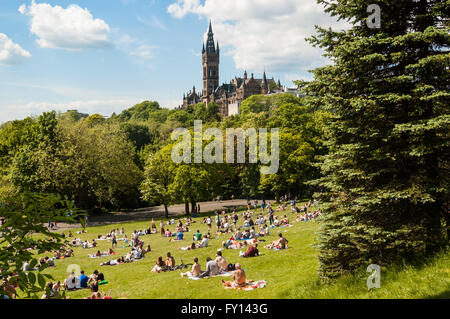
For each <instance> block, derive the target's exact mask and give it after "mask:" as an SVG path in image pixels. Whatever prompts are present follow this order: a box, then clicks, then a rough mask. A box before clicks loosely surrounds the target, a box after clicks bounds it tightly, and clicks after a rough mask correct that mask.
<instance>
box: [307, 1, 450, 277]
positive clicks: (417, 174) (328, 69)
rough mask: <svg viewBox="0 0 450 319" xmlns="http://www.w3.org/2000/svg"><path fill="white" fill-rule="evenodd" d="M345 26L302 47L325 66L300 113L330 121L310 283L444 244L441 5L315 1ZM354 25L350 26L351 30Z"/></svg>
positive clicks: (445, 72) (444, 11) (445, 111)
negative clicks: (373, 13) (370, 21)
mask: <svg viewBox="0 0 450 319" xmlns="http://www.w3.org/2000/svg"><path fill="white" fill-rule="evenodd" d="M318 2H320V3H323V4H324V5H325V6H326V11H327V12H329V13H330V14H332V15H336V16H338V17H340V18H342V19H346V20H348V21H350V22H351V23H354V26H353V27H351V28H350V29H349V30H347V31H333V30H331V29H323V28H320V27H318V28H317V30H318V35H317V36H315V37H313V38H312V39H311V40H310V41H311V42H312V43H313V44H314V45H316V46H320V47H321V48H323V49H324V50H325V51H326V54H327V56H328V57H329V58H330V59H332V61H333V64H332V65H329V66H325V67H322V68H318V69H316V70H315V71H314V75H315V79H314V81H312V82H311V83H309V84H306V86H305V85H304V83H299V84H301V85H303V87H304V89H305V92H307V93H308V94H309V95H310V97H309V101H308V103H307V104H308V105H311V106H313V105H316V106H321V107H322V106H323V107H324V108H325V109H326V110H328V111H329V112H330V114H332V117H331V120H330V122H329V125H327V132H326V133H327V146H328V147H329V151H330V152H329V154H328V155H326V156H325V157H324V159H323V163H322V165H321V169H322V178H320V179H319V180H318V181H317V182H316V183H315V184H316V185H320V186H321V187H323V188H324V189H325V190H326V191H325V192H323V193H320V194H319V195H320V197H321V198H322V199H323V200H324V201H326V202H328V208H327V209H326V214H325V220H324V224H323V227H322V230H321V233H320V236H319V241H320V242H319V248H320V256H319V260H320V274H321V277H322V278H323V279H329V278H334V277H336V276H339V275H341V274H342V273H344V272H348V271H352V270H354V269H356V268H358V267H359V266H360V265H363V264H364V265H367V264H369V263H375V264H379V265H385V264H389V263H391V262H392V261H394V260H398V259H402V258H405V259H409V258H411V257H416V256H418V255H421V254H428V253H433V252H435V251H436V250H438V249H439V248H441V247H442V246H443V245H445V244H446V243H448V237H447V234H446V231H445V230H446V228H447V229H448V227H449V219H448V218H449V217H448V212H447V209H448V201H449V190H450V185H449V162H448V159H449V158H450V153H449V145H450V141H449V130H448V128H449V123H450V114H449V105H450V103H449V102H450V101H449V96H450V94H449V70H450V68H449V67H450V54H449V45H450V36H449V25H448V13H449V10H450V4H449V2H448V1H443V0H442V1H438V0H433V1H426V0H419V1H409V0H408V1H406V0H399V1H378V2H377V3H378V4H379V5H380V7H381V13H382V15H381V23H382V25H381V28H379V29H376V28H375V29H374V28H369V27H368V25H367V24H366V20H365V19H366V18H367V16H368V14H367V13H366V10H367V7H368V6H369V5H370V4H371V3H372V1H362V0H351V1H349V0H335V1H324V0H320V1H318ZM358 22H360V23H358Z"/></svg>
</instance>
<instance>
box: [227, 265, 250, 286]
mask: <svg viewBox="0 0 450 319" xmlns="http://www.w3.org/2000/svg"><path fill="white" fill-rule="evenodd" d="M235 267H236V271H235V272H234V273H233V275H231V279H233V281H225V280H224V279H222V285H223V286H224V287H242V286H244V285H245V284H246V283H247V278H246V276H245V272H244V271H243V270H242V269H241V264H239V263H237V264H236V265H235Z"/></svg>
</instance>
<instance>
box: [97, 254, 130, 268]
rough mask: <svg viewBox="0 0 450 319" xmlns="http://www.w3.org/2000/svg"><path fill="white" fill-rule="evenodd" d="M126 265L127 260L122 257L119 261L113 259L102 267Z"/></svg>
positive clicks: (102, 264)
mask: <svg viewBox="0 0 450 319" xmlns="http://www.w3.org/2000/svg"><path fill="white" fill-rule="evenodd" d="M124 263H125V258H123V256H122V257H120V258H118V259H112V260H109V261H107V262H104V263H101V264H100V266H115V265H121V264H124Z"/></svg>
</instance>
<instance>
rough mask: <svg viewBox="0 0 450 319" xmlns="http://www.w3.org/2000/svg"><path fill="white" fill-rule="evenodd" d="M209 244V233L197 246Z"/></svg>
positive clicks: (201, 246)
mask: <svg viewBox="0 0 450 319" xmlns="http://www.w3.org/2000/svg"><path fill="white" fill-rule="evenodd" d="M208 244H209V240H208V235H206V234H205V235H204V236H203V239H202V241H201V242H200V244H199V245H198V247H197V248H203V247H208Z"/></svg>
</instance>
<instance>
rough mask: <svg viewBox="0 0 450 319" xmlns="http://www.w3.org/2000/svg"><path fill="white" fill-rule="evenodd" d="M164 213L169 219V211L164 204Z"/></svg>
mask: <svg viewBox="0 0 450 319" xmlns="http://www.w3.org/2000/svg"><path fill="white" fill-rule="evenodd" d="M164 212H165V214H166V218H169V209H168V207H167V205H166V204H164Z"/></svg>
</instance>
